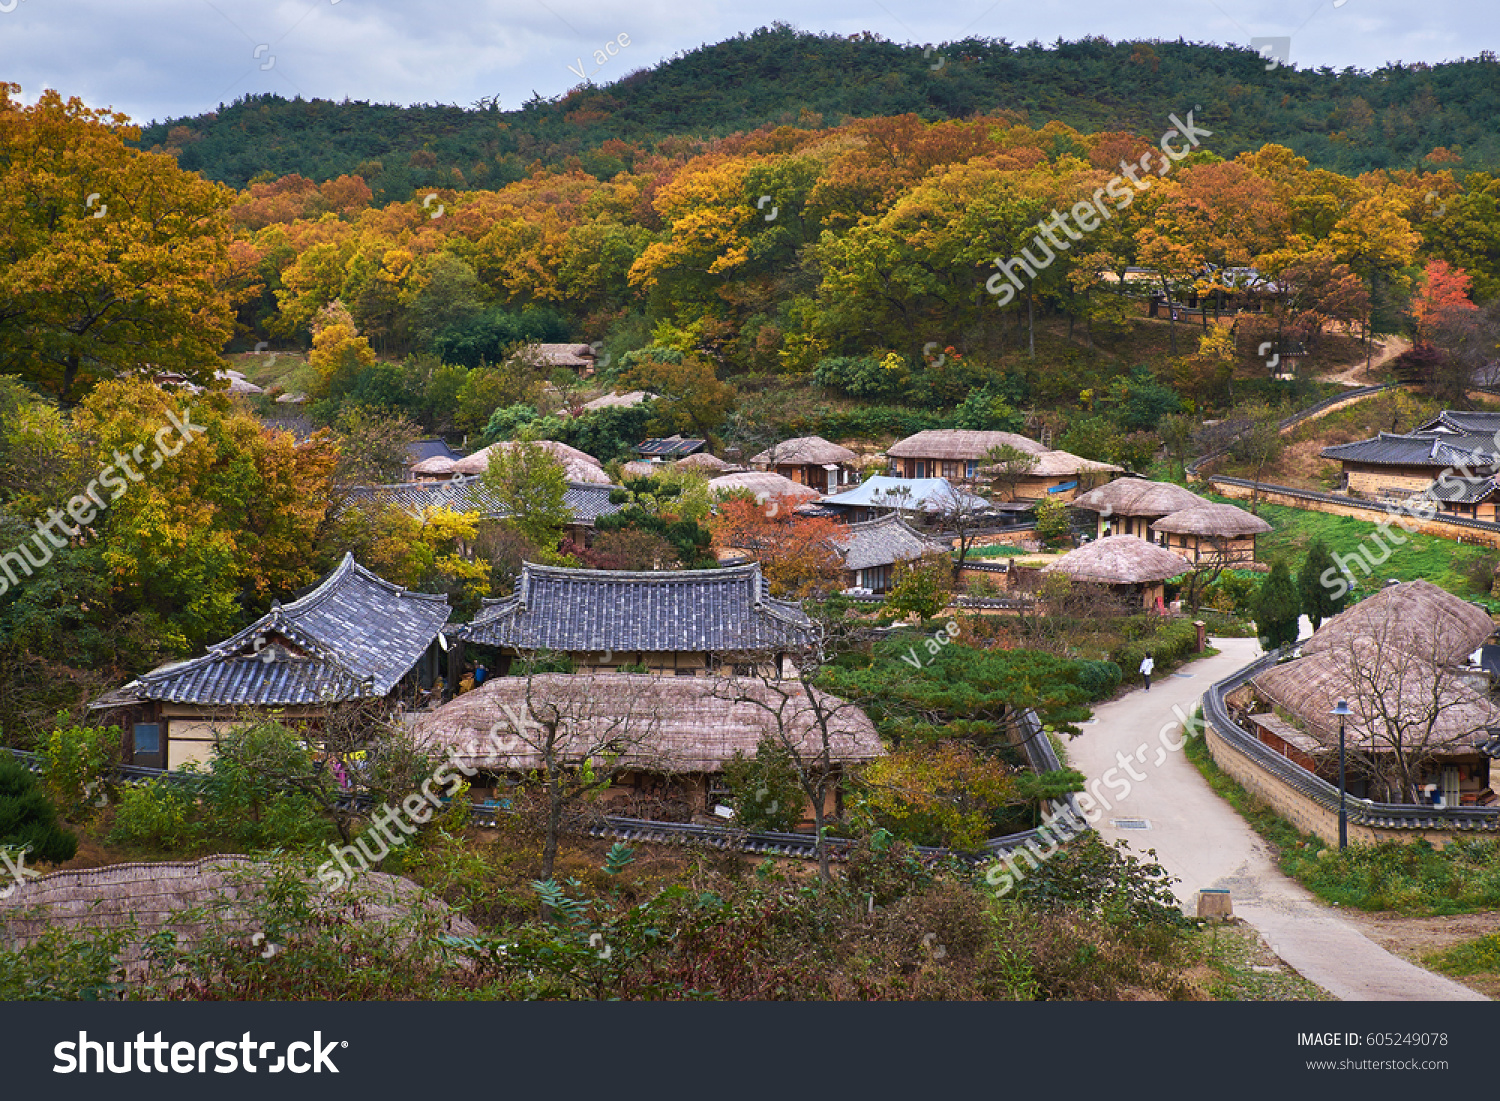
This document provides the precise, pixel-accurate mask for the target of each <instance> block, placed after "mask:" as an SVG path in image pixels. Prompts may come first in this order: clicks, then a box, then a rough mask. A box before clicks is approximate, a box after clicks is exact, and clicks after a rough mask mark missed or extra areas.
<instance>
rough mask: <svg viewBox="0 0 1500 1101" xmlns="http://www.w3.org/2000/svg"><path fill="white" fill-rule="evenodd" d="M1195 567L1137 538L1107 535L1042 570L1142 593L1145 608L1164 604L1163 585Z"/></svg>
mask: <svg viewBox="0 0 1500 1101" xmlns="http://www.w3.org/2000/svg"><path fill="white" fill-rule="evenodd" d="M1192 568H1193V567H1192V564H1191V563H1190V562H1188V560H1187V559H1186V558H1183V557H1182V555H1180V554H1174V553H1173V552H1171V551H1169V550H1165V549H1164V548H1162V547H1158V546H1156V545H1155V544H1153V543H1148V542H1146V540H1144V539H1141V538H1138V537H1137V536H1134V535H1107V536H1105V537H1104V538H1103V539H1096V540H1094V541H1093V542H1092V543H1085V544H1084V545H1083V546H1081V547H1079V548H1078V549H1077V550H1074V551H1069V552H1068V553H1067V554H1065V555H1063V556H1062V557H1061V558H1059V559H1058V560H1057V561H1056V562H1053V563H1051V564H1050V565H1048V566H1045V567H1043V569H1042V572H1043V573H1060V574H1066V575H1067V576H1068V577H1071V578H1072V579H1073V580H1074V581H1078V582H1082V583H1085V584H1090V585H1108V586H1110V587H1111V588H1120V589H1128V590H1129V591H1131V592H1132V593H1135V592H1139V593H1140V596H1141V603H1142V605H1143V606H1145V607H1156V606H1158V605H1160V604H1162V603H1163V597H1164V588H1163V584H1162V583H1163V582H1165V581H1169V580H1171V579H1172V578H1174V577H1181V576H1182V575H1183V574H1185V573H1187V572H1189V571H1190V570H1191V569H1192Z"/></svg>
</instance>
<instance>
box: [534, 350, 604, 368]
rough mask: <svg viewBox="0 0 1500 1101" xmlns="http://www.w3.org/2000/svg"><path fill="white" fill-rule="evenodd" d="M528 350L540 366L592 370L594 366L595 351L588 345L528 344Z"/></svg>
mask: <svg viewBox="0 0 1500 1101" xmlns="http://www.w3.org/2000/svg"><path fill="white" fill-rule="evenodd" d="M526 350H527V351H529V352H530V353H531V354H532V356H533V358H534V360H535V362H536V363H537V364H538V365H540V366H546V367H572V368H575V369H577V368H579V367H587V368H589V369H590V370H592V369H593V366H594V349H593V348H591V347H590V346H589V345H587V344H528V345H527V346H526Z"/></svg>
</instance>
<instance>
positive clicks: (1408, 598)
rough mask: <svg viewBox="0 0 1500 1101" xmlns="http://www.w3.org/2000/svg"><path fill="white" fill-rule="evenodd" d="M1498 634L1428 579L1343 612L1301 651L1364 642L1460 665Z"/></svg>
mask: <svg viewBox="0 0 1500 1101" xmlns="http://www.w3.org/2000/svg"><path fill="white" fill-rule="evenodd" d="M1494 631H1495V622H1494V620H1492V619H1491V618H1490V614H1489V613H1488V612H1486V611H1485V610H1484V609H1483V608H1476V607H1475V606H1474V605H1473V604H1470V603H1469V602H1468V601H1467V600H1462V599H1460V598H1459V597H1456V596H1454V595H1453V594H1452V593H1449V592H1445V591H1444V590H1442V589H1440V588H1438V587H1437V586H1436V585H1434V584H1432V583H1431V582H1430V581H1407V582H1404V583H1403V584H1400V585H1390V586H1388V587H1386V588H1384V589H1381V590H1380V591H1379V592H1378V593H1376V594H1375V595H1373V596H1370V597H1367V598H1366V599H1364V600H1361V601H1360V602H1359V603H1358V604H1356V605H1354V607H1352V608H1348V609H1346V610H1345V611H1342V612H1340V613H1339V614H1338V615H1336V616H1334V617H1333V618H1332V619H1330V620H1329V621H1328V622H1327V623H1324V624H1323V625H1322V626H1321V627H1319V628H1318V629H1317V631H1315V632H1314V633H1313V636H1312V638H1311V639H1309V640H1308V641H1307V642H1306V643H1305V644H1304V645H1303V647H1302V652H1303V653H1306V654H1315V653H1318V652H1320V651H1323V650H1333V649H1340V650H1343V649H1347V648H1348V647H1349V646H1350V645H1351V644H1353V643H1354V642H1356V641H1363V642H1366V643H1369V644H1371V645H1375V646H1378V647H1381V648H1383V649H1392V650H1401V651H1404V652H1406V653H1409V654H1412V655H1415V656H1417V657H1420V658H1423V659H1425V660H1427V661H1434V662H1444V663H1447V662H1457V661H1461V660H1463V659H1464V658H1465V657H1467V656H1468V655H1469V654H1472V653H1473V652H1474V651H1475V650H1477V649H1478V648H1479V647H1480V645H1481V644H1483V642H1484V640H1485V639H1487V638H1489V637H1490V635H1491V634H1493V633H1494Z"/></svg>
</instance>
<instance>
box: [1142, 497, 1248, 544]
mask: <svg viewBox="0 0 1500 1101" xmlns="http://www.w3.org/2000/svg"><path fill="white" fill-rule="evenodd" d="M1151 530H1152V531H1165V532H1170V533H1172V534H1173V535H1202V536H1208V537H1213V538H1231V537H1237V536H1243V535H1264V534H1265V533H1266V532H1268V531H1270V530H1271V525H1270V524H1268V523H1266V522H1265V521H1264V520H1262V519H1261V518H1260V517H1259V516H1255V515H1253V514H1251V513H1248V512H1246V511H1245V510H1244V509H1242V508H1236V507H1235V506H1234V505H1194V506H1193V507H1192V508H1185V509H1182V510H1181V511H1179V512H1173V513H1170V514H1169V515H1166V516H1163V517H1162V518H1161V519H1160V520H1158V521H1156V522H1155V523H1154V524H1152V525H1151Z"/></svg>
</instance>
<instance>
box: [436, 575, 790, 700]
mask: <svg viewBox="0 0 1500 1101" xmlns="http://www.w3.org/2000/svg"><path fill="white" fill-rule="evenodd" d="M449 634H450V636H451V637H452V638H455V639H457V640H460V641H463V642H465V643H469V644H473V645H477V646H486V647H491V648H494V649H496V650H499V651H500V653H501V655H502V661H501V663H500V664H501V665H502V666H505V667H508V663H509V660H510V658H511V657H514V656H516V655H518V654H522V653H532V652H535V651H539V650H550V651H553V652H556V653H564V654H568V655H569V656H570V657H571V658H572V659H573V661H574V663H575V664H576V665H577V666H578V667H580V668H592V669H602V670H614V669H616V668H618V667H619V666H621V665H645V666H647V667H649V668H650V669H652V671H653V672H664V673H677V674H681V675H688V674H701V673H708V672H711V671H712V670H713V668H714V666H715V663H716V662H717V661H718V659H719V657H721V656H722V657H724V658H726V659H727V658H729V657H731V656H732V655H737V654H746V653H750V654H757V653H787V652H790V651H793V650H796V649H800V648H801V647H803V646H805V645H807V644H808V642H809V641H810V640H811V639H812V637H813V624H812V621H811V620H810V619H808V617H807V616H806V615H805V614H804V613H803V612H802V610H801V608H799V607H798V606H797V605H796V604H793V603H790V602H788V601H784V600H776V599H775V598H773V597H772V596H771V595H770V591H769V589H768V588H767V585H766V580H765V578H764V577H763V576H762V575H761V572H760V565H759V564H758V563H750V564H749V565H744V566H732V567H728V568H725V569H717V570H653V571H647V572H631V571H627V570H574V569H565V568H563V567H560V566H539V565H537V564H535V563H534V562H527V563H524V564H523V565H522V567H521V577H520V579H519V580H518V581H517V582H516V589H515V592H514V593H512V594H511V595H510V596H508V597H504V598H503V599H500V600H487V601H485V604H484V607H483V608H482V609H481V610H480V612H479V614H478V615H477V616H475V617H474V619H473V621H472V622H470V623H466V624H464V625H462V626H459V627H455V628H453V629H452V630H451V631H450V632H449ZM502 671H503V670H502Z"/></svg>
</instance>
